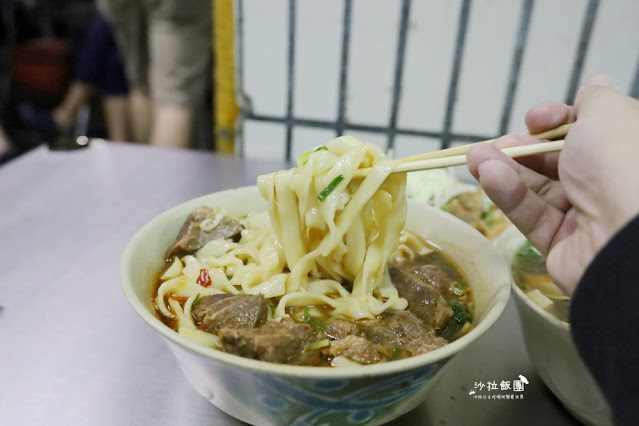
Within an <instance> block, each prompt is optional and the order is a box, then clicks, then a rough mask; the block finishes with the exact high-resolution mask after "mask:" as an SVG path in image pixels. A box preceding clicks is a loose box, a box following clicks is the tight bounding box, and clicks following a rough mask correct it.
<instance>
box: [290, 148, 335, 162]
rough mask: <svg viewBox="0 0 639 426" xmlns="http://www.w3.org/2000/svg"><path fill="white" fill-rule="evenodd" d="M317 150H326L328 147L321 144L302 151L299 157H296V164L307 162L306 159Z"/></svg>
mask: <svg viewBox="0 0 639 426" xmlns="http://www.w3.org/2000/svg"><path fill="white" fill-rule="evenodd" d="M317 151H328V148H326V147H325V146H324V145H322V146H320V147H317V148H315V149H312V150H309V151H306V152H303V153H302V154H300V156H299V157H297V164H299V165H300V166H303V165H304V164H306V163H308V159H309V158H310V156H311V154H312V153H314V152H317Z"/></svg>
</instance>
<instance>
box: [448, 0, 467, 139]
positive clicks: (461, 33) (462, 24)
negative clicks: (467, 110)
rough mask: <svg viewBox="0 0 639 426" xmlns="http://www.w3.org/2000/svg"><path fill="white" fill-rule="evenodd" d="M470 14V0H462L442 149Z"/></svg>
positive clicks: (453, 100) (451, 109)
mask: <svg viewBox="0 0 639 426" xmlns="http://www.w3.org/2000/svg"><path fill="white" fill-rule="evenodd" d="M469 16H470V0H464V2H463V3H462V7H461V11H460V14H459V27H458V30H457V42H456V46H455V56H454V58H453V73H452V76H451V79H450V85H449V87H448V100H447V102H446V116H445V117H444V128H443V130H442V135H441V141H442V146H441V147H442V149H445V148H448V147H449V146H450V142H451V136H452V135H451V133H450V131H451V128H452V126H453V115H454V110H455V101H456V98H457V85H458V83H459V74H460V70H461V64H462V57H463V55H464V43H465V41H466V30H467V28H468V17H469Z"/></svg>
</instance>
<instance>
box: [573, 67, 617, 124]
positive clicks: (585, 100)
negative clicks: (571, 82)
mask: <svg viewBox="0 0 639 426" xmlns="http://www.w3.org/2000/svg"><path fill="white" fill-rule="evenodd" d="M611 94H619V92H618V91H617V86H616V85H615V82H614V80H613V79H612V78H610V77H609V76H607V75H595V76H592V77H590V78H588V79H587V80H586V81H585V83H584V84H583V85H582V86H581V87H580V88H579V91H578V92H577V96H575V113H576V115H577V116H579V110H581V109H583V108H584V107H585V106H587V105H589V104H590V103H591V101H592V100H594V99H596V98H600V97H608V96H609V95H611Z"/></svg>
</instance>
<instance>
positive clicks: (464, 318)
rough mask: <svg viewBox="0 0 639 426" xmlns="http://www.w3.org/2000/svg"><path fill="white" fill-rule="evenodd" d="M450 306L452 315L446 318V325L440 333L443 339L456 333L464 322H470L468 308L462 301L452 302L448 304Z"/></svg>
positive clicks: (470, 315)
mask: <svg viewBox="0 0 639 426" xmlns="http://www.w3.org/2000/svg"><path fill="white" fill-rule="evenodd" d="M450 307H451V308H452V309H453V316H452V318H451V319H449V320H448V322H447V323H446V326H445V327H444V329H443V330H442V331H441V333H440V335H441V336H442V337H444V338H445V339H450V338H452V337H453V336H455V335H457V333H458V332H459V330H461V329H462V328H463V327H464V324H466V323H467V322H470V320H471V317H472V314H471V312H470V309H469V308H468V306H466V305H465V304H464V303H460V302H453V303H451V304H450Z"/></svg>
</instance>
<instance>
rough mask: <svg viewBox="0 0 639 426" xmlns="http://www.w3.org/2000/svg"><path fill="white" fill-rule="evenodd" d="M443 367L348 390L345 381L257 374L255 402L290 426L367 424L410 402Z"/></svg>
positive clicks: (430, 367) (378, 379)
mask: <svg viewBox="0 0 639 426" xmlns="http://www.w3.org/2000/svg"><path fill="white" fill-rule="evenodd" d="M442 365H443V363H436V364H431V365H428V366H426V367H425V368H422V369H419V370H414V371H409V372H407V373H403V374H400V375H393V376H386V377H372V378H369V379H366V380H368V381H370V384H368V385H366V386H362V384H361V382H359V383H358V385H357V386H350V385H351V383H350V382H349V380H348V379H345V380H314V381H311V382H310V383H309V382H297V383H296V382H292V381H291V380H284V379H282V378H278V377H276V376H267V375H262V374H256V375H255V380H256V382H257V383H259V387H260V388H261V391H262V393H260V394H259V396H258V397H257V399H258V404H260V405H262V406H263V407H266V408H267V409H269V410H270V411H271V416H272V418H280V417H281V415H282V414H284V415H285V416H286V417H288V418H289V421H288V422H287V423H289V422H290V424H291V425H293V426H310V425H317V424H338V423H339V424H353V425H357V424H363V423H369V422H371V421H374V420H376V419H380V418H382V417H384V416H385V415H386V414H388V413H389V412H390V411H392V410H394V409H396V408H398V407H399V406H400V405H401V404H403V403H404V402H405V401H407V400H408V399H410V397H411V396H413V395H415V394H416V393H417V392H418V391H419V390H420V389H422V388H423V387H424V386H425V385H426V384H427V383H428V381H429V379H430V378H431V377H432V376H433V375H434V374H435V373H436V372H437V371H438V370H439V369H440V367H441V366H442ZM359 380H361V379H359ZM291 416H292V417H291ZM280 420H281V418H280Z"/></svg>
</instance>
